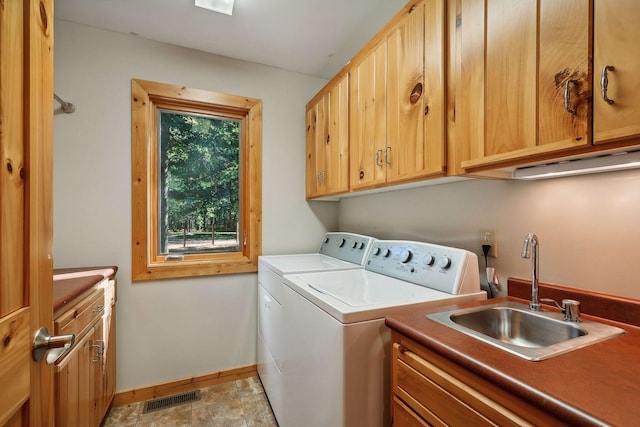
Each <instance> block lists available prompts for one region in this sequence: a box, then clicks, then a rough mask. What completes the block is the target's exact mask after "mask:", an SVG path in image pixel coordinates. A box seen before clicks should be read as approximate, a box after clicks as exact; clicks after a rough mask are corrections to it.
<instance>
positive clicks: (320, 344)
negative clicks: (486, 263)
mask: <svg viewBox="0 0 640 427" xmlns="http://www.w3.org/2000/svg"><path fill="white" fill-rule="evenodd" d="M478 271H479V266H478V258H477V256H476V255H475V254H473V253H471V252H468V251H465V250H462V249H456V248H449V247H444V246H438V245H431V244H427V243H421V242H407V241H381V240H378V241H375V242H374V243H373V246H372V248H371V251H370V252H369V255H368V257H367V260H366V262H365V268H364V269H360V270H344V271H331V272H315V273H301V274H290V275H286V276H285V279H286V285H287V286H286V287H284V288H283V290H284V305H285V306H286V310H285V312H284V332H285V335H284V341H283V348H282V349H283V354H282V357H283V363H284V364H285V367H286V369H285V370H284V372H283V384H282V387H283V394H282V398H281V402H282V403H283V404H284V406H283V408H284V413H283V417H282V421H280V419H279V420H278V422H279V425H280V427H298V426H305V427H327V426H331V427H383V426H388V425H389V424H390V419H389V390H390V385H389V378H390V375H389V366H390V352H391V350H390V331H389V329H388V328H387V327H386V326H385V324H384V317H385V316H387V315H389V314H394V313H399V312H403V311H416V310H421V309H424V308H426V307H430V306H434V305H446V304H450V303H453V302H464V301H477V300H483V299H486V295H487V294H486V292H484V291H481V290H480V280H479V273H478Z"/></svg>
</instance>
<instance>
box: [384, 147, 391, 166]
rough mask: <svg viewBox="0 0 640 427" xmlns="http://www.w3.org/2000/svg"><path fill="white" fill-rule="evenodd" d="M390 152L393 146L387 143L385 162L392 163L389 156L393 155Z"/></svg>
mask: <svg viewBox="0 0 640 427" xmlns="http://www.w3.org/2000/svg"><path fill="white" fill-rule="evenodd" d="M390 152H391V146H390V145H387V147H386V148H385V149H384V162H385V163H386V164H388V165H390V164H391V160H389V158H390V157H391V156H390V155H389V153H390Z"/></svg>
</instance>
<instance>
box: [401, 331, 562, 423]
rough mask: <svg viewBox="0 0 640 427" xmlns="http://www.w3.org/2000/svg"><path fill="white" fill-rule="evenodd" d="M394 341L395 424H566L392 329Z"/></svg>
mask: <svg viewBox="0 0 640 427" xmlns="http://www.w3.org/2000/svg"><path fill="white" fill-rule="evenodd" d="M392 345H393V348H392V355H393V357H392V367H391V369H392V381H391V387H392V391H391V395H392V405H391V406H392V409H391V412H392V420H393V421H392V425H393V427H414V426H461V425H473V426H513V427H516V426H535V425H545V426H560V425H564V424H563V423H562V422H560V421H558V420H557V419H555V418H553V417H551V416H549V415H548V414H546V413H544V412H543V411H541V410H540V409H538V408H535V407H533V406H531V405H529V404H528V403H526V402H524V401H522V400H520V399H519V398H517V397H515V396H512V395H510V394H509V393H507V392H505V391H504V390H502V389H500V388H499V387H497V386H495V385H493V384H490V383H488V382H486V381H485V380H483V379H482V378H480V377H478V376H476V375H474V374H472V373H471V372H469V371H466V370H465V369H464V368H461V367H459V366H457V365H455V364H454V363H452V362H451V361H449V360H446V359H444V358H443V357H442V356H439V355H438V354H436V353H434V352H432V351H430V350H428V349H426V348H424V347H422V346H420V345H419V344H417V343H415V342H414V341H412V340H410V339H408V338H406V337H404V336H402V335H399V334H397V333H395V332H394V334H393V343H392Z"/></svg>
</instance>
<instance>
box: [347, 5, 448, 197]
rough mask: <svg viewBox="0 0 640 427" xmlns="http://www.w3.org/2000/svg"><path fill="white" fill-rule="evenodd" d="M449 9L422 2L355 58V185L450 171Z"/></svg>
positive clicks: (352, 176)
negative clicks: (446, 39) (447, 101)
mask: <svg viewBox="0 0 640 427" xmlns="http://www.w3.org/2000/svg"><path fill="white" fill-rule="evenodd" d="M444 13H445V12H444V2H443V0H426V1H422V2H418V3H416V4H415V5H413V6H411V7H409V8H408V9H407V13H406V15H405V16H403V17H402V18H401V19H400V20H399V21H398V22H397V23H396V25H394V26H392V27H391V28H390V30H389V31H388V32H387V33H386V34H385V37H384V39H383V40H382V41H381V42H379V43H378V44H377V45H376V46H375V47H374V48H373V49H371V50H370V51H369V52H368V54H367V55H366V56H364V57H363V58H361V59H360V60H359V61H356V62H354V63H352V64H351V68H350V107H349V112H350V132H349V136H350V139H349V140H350V149H349V158H350V169H351V172H350V188H351V190H360V189H366V188H374V187H379V186H383V185H387V184H394V183H401V182H410V181H414V180H416V179H420V178H423V177H427V176H440V175H443V174H444V172H445V171H446V162H445V139H444V135H445V130H444V129H445V125H444V121H445V94H444V85H445V71H444V70H445V64H446V62H445V58H444V54H445V50H444V22H445V20H444Z"/></svg>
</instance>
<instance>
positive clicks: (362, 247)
mask: <svg viewBox="0 0 640 427" xmlns="http://www.w3.org/2000/svg"><path fill="white" fill-rule="evenodd" d="M358 249H360V250H362V249H364V243H362V242H360V244H359V245H358Z"/></svg>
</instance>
